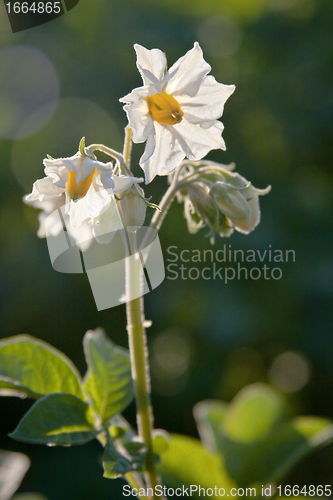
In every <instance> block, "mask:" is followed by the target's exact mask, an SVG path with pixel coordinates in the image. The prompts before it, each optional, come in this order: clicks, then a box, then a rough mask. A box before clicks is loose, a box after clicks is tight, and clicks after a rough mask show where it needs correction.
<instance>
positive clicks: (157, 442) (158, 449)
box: [153, 429, 170, 456]
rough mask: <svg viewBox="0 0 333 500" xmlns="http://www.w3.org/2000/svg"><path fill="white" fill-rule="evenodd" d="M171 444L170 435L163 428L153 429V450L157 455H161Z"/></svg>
mask: <svg viewBox="0 0 333 500" xmlns="http://www.w3.org/2000/svg"><path fill="white" fill-rule="evenodd" d="M169 446H170V435H169V434H168V433H167V432H166V431H165V430H163V429H154V430H153V450H154V453H156V455H158V456H161V455H163V453H165V452H166V451H167V449H168V448H169Z"/></svg>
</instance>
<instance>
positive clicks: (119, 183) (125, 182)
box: [113, 175, 143, 194]
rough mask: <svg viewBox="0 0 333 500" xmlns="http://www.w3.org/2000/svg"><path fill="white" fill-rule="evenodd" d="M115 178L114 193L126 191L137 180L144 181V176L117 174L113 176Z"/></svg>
mask: <svg viewBox="0 0 333 500" xmlns="http://www.w3.org/2000/svg"><path fill="white" fill-rule="evenodd" d="M113 180H114V189H113V192H114V194H118V193H122V192H123V191H126V190H127V189H129V188H130V187H131V186H132V185H133V184H135V183H136V182H143V179H142V177H140V178H138V177H130V176H128V175H120V176H117V175H115V176H114V177H113Z"/></svg>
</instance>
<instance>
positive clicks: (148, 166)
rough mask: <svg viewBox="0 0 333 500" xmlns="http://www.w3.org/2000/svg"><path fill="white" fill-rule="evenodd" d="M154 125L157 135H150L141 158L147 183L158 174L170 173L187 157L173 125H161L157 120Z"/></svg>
mask: <svg viewBox="0 0 333 500" xmlns="http://www.w3.org/2000/svg"><path fill="white" fill-rule="evenodd" d="M154 126H155V135H150V136H149V137H148V141H147V145H146V149H145V152H144V154H143V155H142V157H141V159H140V166H141V167H142V169H143V170H144V173H145V179H146V184H148V183H149V182H151V181H152V180H153V179H154V177H155V176H156V175H168V174H170V173H171V172H172V171H173V170H174V169H175V168H176V167H178V165H179V164H180V162H181V161H182V160H183V159H184V157H185V153H184V151H183V150H182V148H181V147H180V144H179V143H178V141H177V139H176V137H175V135H174V133H173V126H172V125H169V126H165V125H160V124H159V123H157V122H154Z"/></svg>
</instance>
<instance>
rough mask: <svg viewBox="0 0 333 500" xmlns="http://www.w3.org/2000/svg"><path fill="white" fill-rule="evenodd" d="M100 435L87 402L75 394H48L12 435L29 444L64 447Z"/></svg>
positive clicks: (34, 406)
mask: <svg viewBox="0 0 333 500" xmlns="http://www.w3.org/2000/svg"><path fill="white" fill-rule="evenodd" d="M99 432H100V431H99V430H96V429H95V427H94V414H93V411H92V409H91V408H90V407H89V406H88V404H87V403H85V402H84V401H82V400H81V399H79V398H77V397H76V396H73V395H72V394H49V395H47V396H44V397H43V398H41V399H39V400H38V401H36V403H35V404H34V405H33V406H32V407H31V408H30V410H29V411H28V412H27V413H26V414H25V415H24V417H23V418H22V420H21V421H20V422H19V424H18V426H17V427H16V429H15V431H14V432H12V433H11V434H9V436H10V437H12V438H13V439H16V440H17V441H23V442H26V443H34V444H47V445H49V446H52V445H64V446H65V445H72V444H83V443H86V442H88V441H91V440H92V439H94V438H95V437H96V436H97V434H98V433H99Z"/></svg>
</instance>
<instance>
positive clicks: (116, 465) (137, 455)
mask: <svg viewBox="0 0 333 500" xmlns="http://www.w3.org/2000/svg"><path fill="white" fill-rule="evenodd" d="M111 423H112V425H111V426H110V427H109V428H108V431H107V437H106V445H105V449H104V454H103V468H104V477H107V478H109V479H114V478H116V477H119V476H122V475H123V474H126V472H131V471H138V470H142V468H143V465H144V461H145V457H146V452H147V448H146V446H145V444H144V443H143V442H142V441H140V440H139V439H138V436H136V435H135V432H134V430H133V429H132V427H131V426H130V425H129V423H128V422H127V421H126V420H125V419H124V418H123V417H122V416H121V415H117V416H116V417H114V418H113V419H112V422H111Z"/></svg>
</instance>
